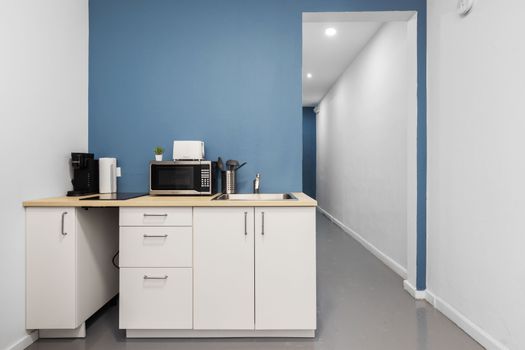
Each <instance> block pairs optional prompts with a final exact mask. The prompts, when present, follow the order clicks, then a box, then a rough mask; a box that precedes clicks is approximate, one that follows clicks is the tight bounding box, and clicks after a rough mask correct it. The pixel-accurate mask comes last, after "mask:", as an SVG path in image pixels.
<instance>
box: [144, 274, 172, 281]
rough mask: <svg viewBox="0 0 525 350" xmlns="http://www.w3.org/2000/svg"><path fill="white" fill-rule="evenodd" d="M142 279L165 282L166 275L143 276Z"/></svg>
mask: <svg viewBox="0 0 525 350" xmlns="http://www.w3.org/2000/svg"><path fill="white" fill-rule="evenodd" d="M144 279H145V280H167V279H168V275H164V276H163V277H156V276H148V275H144Z"/></svg>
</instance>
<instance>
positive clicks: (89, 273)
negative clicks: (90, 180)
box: [26, 207, 118, 338]
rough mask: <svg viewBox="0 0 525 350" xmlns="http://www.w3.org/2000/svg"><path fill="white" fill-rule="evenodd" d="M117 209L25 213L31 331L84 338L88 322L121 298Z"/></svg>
mask: <svg viewBox="0 0 525 350" xmlns="http://www.w3.org/2000/svg"><path fill="white" fill-rule="evenodd" d="M117 250H118V215H117V209H113V208H109V209H100V208H91V209H89V210H87V209H82V208H70V207H63V208H27V209H26V285H27V287H26V328H28V329H39V330H40V337H42V338H44V337H47V336H49V337H79V336H80V337H82V336H85V326H84V322H85V320H86V319H87V318H88V317H90V316H91V315H92V314H93V313H94V312H96V311H97V310H98V309H99V308H100V307H101V306H103V305H104V304H105V303H106V302H108V301H109V300H110V299H111V298H113V297H114V296H115V295H116V294H117V293H118V270H117V269H115V268H114V267H113V266H112V265H111V258H112V257H113V255H114V254H115V253H116V252H117Z"/></svg>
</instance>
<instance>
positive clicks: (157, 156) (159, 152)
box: [153, 146, 164, 162]
mask: <svg viewBox="0 0 525 350" xmlns="http://www.w3.org/2000/svg"><path fill="white" fill-rule="evenodd" d="M153 152H155V160H156V161H157V162H160V161H161V160H162V155H163V154H164V148H162V147H160V146H157V147H155V149H154V150H153Z"/></svg>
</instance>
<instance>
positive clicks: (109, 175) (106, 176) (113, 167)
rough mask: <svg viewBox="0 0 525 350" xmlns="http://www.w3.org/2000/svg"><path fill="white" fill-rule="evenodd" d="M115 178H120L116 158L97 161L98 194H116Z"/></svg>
mask: <svg viewBox="0 0 525 350" xmlns="http://www.w3.org/2000/svg"><path fill="white" fill-rule="evenodd" d="M117 177H120V168H118V167H117V158H100V159H99V160H98V184H99V192H100V193H116V192H117Z"/></svg>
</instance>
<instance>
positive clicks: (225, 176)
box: [221, 170, 237, 194]
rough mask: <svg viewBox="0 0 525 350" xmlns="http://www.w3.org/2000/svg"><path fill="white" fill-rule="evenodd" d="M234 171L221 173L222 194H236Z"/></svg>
mask: <svg viewBox="0 0 525 350" xmlns="http://www.w3.org/2000/svg"><path fill="white" fill-rule="evenodd" d="M235 181H236V174H235V170H225V171H221V185H222V193H226V194H232V193H236V192H237V186H236V183H235Z"/></svg>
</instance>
